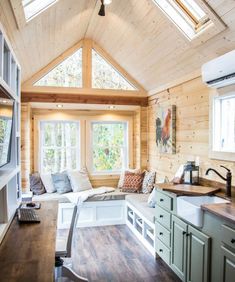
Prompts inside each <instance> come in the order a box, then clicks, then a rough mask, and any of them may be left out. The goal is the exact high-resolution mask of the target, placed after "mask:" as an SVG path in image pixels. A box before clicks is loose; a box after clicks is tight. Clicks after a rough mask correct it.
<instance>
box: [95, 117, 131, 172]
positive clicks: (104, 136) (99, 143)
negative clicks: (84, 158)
mask: <svg viewBox="0 0 235 282" xmlns="http://www.w3.org/2000/svg"><path fill="white" fill-rule="evenodd" d="M92 132H93V135H92V140H93V169H94V170H95V171H97V172H98V171H120V170H121V169H123V168H125V167H126V165H127V159H128V153H127V146H126V145H125V144H126V142H127V140H126V139H127V134H126V123H118V122H116V123H111V122H110V123H105V122H104V123H93V124H92Z"/></svg>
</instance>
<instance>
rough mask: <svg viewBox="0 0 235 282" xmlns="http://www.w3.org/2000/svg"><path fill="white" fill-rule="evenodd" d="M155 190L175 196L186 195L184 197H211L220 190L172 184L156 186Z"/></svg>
mask: <svg viewBox="0 0 235 282" xmlns="http://www.w3.org/2000/svg"><path fill="white" fill-rule="evenodd" d="M155 188H158V189H161V190H163V191H168V192H171V193H175V194H177V195H186V196H206V195H213V194H215V193H216V192H218V191H219V190H220V188H213V187H208V186H200V185H188V184H173V183H160V184H156V185H155Z"/></svg>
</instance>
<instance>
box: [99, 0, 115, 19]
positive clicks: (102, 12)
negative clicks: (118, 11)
mask: <svg viewBox="0 0 235 282" xmlns="http://www.w3.org/2000/svg"><path fill="white" fill-rule="evenodd" d="M111 3H112V0H101V6H100V10H99V13H98V15H99V16H101V17H104V16H105V5H109V4H111Z"/></svg>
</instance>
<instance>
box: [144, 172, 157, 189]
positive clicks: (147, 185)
mask: <svg viewBox="0 0 235 282" xmlns="http://www.w3.org/2000/svg"><path fill="white" fill-rule="evenodd" d="M155 178H156V172H155V171H145V174H144V180H143V184H142V192H143V193H145V194H147V193H151V192H152V190H153V187H154V183H155Z"/></svg>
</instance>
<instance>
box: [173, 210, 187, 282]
mask: <svg viewBox="0 0 235 282" xmlns="http://www.w3.org/2000/svg"><path fill="white" fill-rule="evenodd" d="M186 234H187V224H186V223H185V222H184V221H182V220H180V219H179V218H177V217H176V216H174V215H173V216H172V245H171V263H172V265H171V266H172V269H173V270H174V272H175V273H176V274H177V275H178V276H179V277H180V278H181V280H182V281H186V260H187V246H186V243H187V242H186V241H187V240H186Z"/></svg>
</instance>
